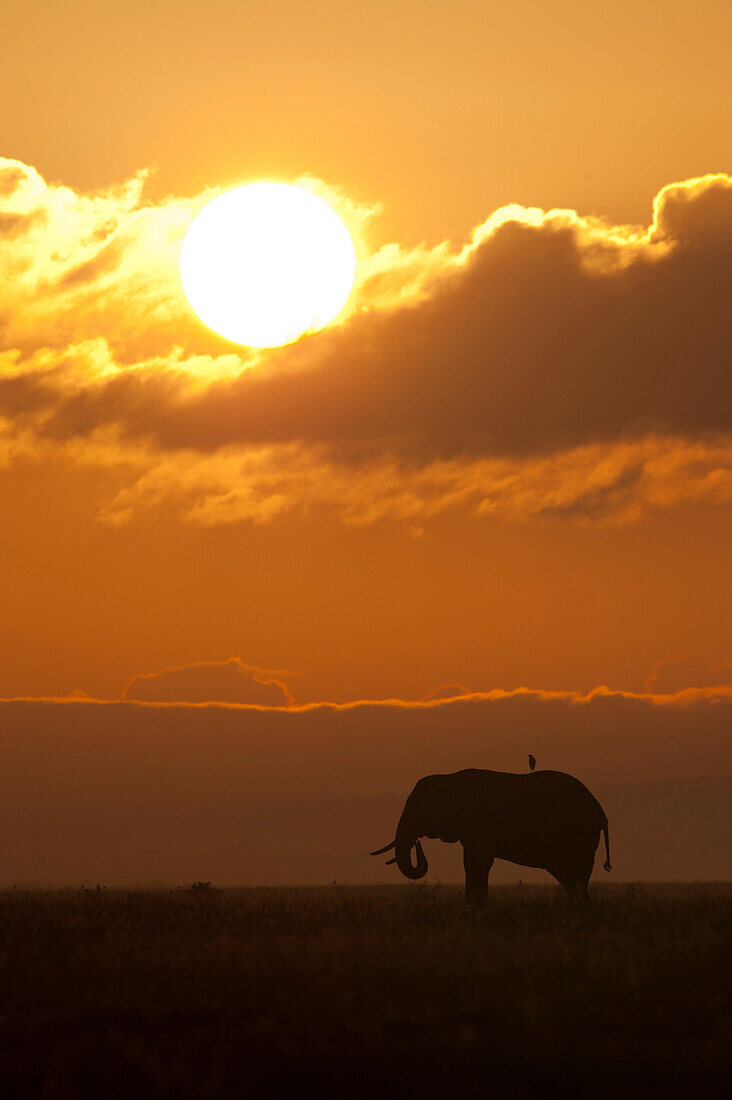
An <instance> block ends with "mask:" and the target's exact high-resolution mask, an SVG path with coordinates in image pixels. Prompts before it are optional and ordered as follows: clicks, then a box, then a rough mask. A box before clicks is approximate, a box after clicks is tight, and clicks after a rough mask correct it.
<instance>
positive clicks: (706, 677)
mask: <svg viewBox="0 0 732 1100" xmlns="http://www.w3.org/2000/svg"><path fill="white" fill-rule="evenodd" d="M723 684H732V661H718V662H716V663H715V662H713V661H708V660H707V659H706V657H702V655H701V654H700V653H685V654H684V655H683V656H682V657H666V658H664V660H662V661H659V662H658V663H657V665H656V667H655V668H654V669H653V672H652V673H651V674H650V676H649V677H648V678H647V680H646V688H647V689H648V691H652V692H656V693H660V694H674V693H675V692H679V691H686V690H687V689H688V688H706V687H718V686H719V685H723Z"/></svg>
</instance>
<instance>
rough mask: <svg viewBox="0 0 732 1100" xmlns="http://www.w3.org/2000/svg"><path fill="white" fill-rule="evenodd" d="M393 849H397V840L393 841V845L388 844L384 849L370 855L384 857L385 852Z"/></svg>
mask: <svg viewBox="0 0 732 1100" xmlns="http://www.w3.org/2000/svg"><path fill="white" fill-rule="evenodd" d="M392 848H396V840H392V842H391V844H386V845H385V846H384V847H383V848H377V849H376V851H375V852H369V855H370V856H383V854H384V852H390V851H391V850H392Z"/></svg>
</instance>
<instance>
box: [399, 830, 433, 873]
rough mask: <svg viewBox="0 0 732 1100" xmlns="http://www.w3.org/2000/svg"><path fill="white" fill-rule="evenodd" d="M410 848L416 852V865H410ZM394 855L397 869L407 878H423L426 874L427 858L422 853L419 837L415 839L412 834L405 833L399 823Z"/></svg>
mask: <svg viewBox="0 0 732 1100" xmlns="http://www.w3.org/2000/svg"><path fill="white" fill-rule="evenodd" d="M412 848H414V849H415V850H416V852H417V864H416V866H415V865H414V864H413V863H412ZM394 854H395V855H396V862H397V867H398V868H399V870H400V871H401V873H402V874H403V875H405V876H406V877H407V878H413V879H416V878H424V876H425V875H426V874H427V856H426V855H425V854H424V852H423V851H422V845H421V844H420V841H419V837H417V838H416V839H415V836H414V833H413V832H407V830H405V829H404V828H403V827H402V825H401V823H400V824H399V828H398V829H397V835H396V844H395V850H394Z"/></svg>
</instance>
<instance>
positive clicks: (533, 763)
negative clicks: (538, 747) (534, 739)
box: [529, 752, 536, 772]
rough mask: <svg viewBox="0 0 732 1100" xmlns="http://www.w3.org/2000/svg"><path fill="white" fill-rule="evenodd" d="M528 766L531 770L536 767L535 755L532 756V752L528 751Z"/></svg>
mask: <svg viewBox="0 0 732 1100" xmlns="http://www.w3.org/2000/svg"><path fill="white" fill-rule="evenodd" d="M529 767H530V768H531V770H532V772H533V770H534V768H535V767H536V757H535V756H534V754H533V752H530V753H529Z"/></svg>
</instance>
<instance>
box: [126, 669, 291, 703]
mask: <svg viewBox="0 0 732 1100" xmlns="http://www.w3.org/2000/svg"><path fill="white" fill-rule="evenodd" d="M276 671H277V670H274V669H262V668H256V667H255V666H254V665H245V664H244V663H243V661H241V660H240V659H239V658H238V657H230V658H229V660H228V661H201V662H199V663H198V664H192V665H180V666H179V667H177V668H166V669H163V670H162V671H161V672H146V673H140V674H139V675H138V676H133V677H132V679H131V680H130V682H129V684H127V687H126V688H125V689H124V691H123V692H122V698H123V699H129V700H137V701H142V702H148V703H206V702H219V703H240V704H241V703H246V704H248V705H255V706H262V707H286V706H289V705H290V704H291V703H292V701H293V700H292V695H291V694H290V692H289V690H288V688H287V686H286V685H285V684H284V683H283V682H282V680H280V679H276V678H275V675H274V673H276Z"/></svg>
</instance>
